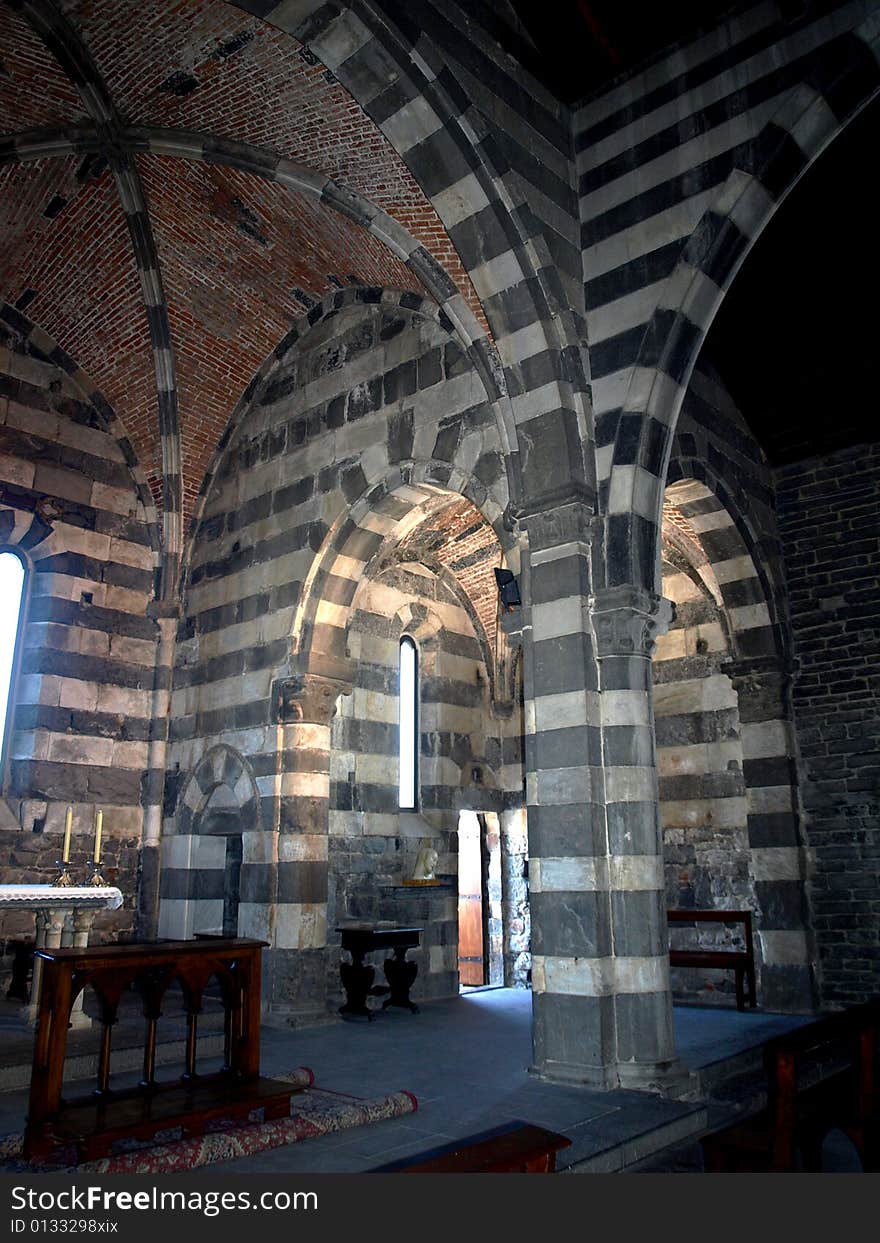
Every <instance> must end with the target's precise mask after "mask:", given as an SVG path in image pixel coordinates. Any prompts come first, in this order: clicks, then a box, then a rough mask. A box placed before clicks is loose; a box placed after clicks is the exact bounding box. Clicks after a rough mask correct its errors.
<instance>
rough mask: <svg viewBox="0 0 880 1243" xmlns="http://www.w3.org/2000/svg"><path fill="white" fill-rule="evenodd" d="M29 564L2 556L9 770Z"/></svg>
mask: <svg viewBox="0 0 880 1243" xmlns="http://www.w3.org/2000/svg"><path fill="white" fill-rule="evenodd" d="M24 583H25V564H24V561H23V560H22V559H21V557H19V556H18V554H17V553H14V552H10V551H9V550H8V549H5V550H4V551H3V552H0V756H2V763H3V769H2V771H5V767H6V763H5V762H6V751H7V748H8V745H9V737H10V734H11V733H12V728H11V726H12V709H13V702H12V690H13V682H14V680H15V660H16V653H17V650H18V636H19V632H20V630H21V606H22V602H23V600H24Z"/></svg>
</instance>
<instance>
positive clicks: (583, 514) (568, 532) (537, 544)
mask: <svg viewBox="0 0 880 1243" xmlns="http://www.w3.org/2000/svg"><path fill="white" fill-rule="evenodd" d="M518 521H519V525H520V526H521V527H525V529H526V532H527V533H528V537H529V548H530V550H531V551H532V552H536V551H537V550H538V549H541V548H556V547H558V545H560V544H571V543H574V542H578V543H581V544H592V543H593V541H594V539H598V538H599V536H600V535H601V521H602V520H601V519H599V518H597V517H596V513H595V511H594V509H593V506H592V505H589V504H587V502H585V501H568V502H564V503H562V504H560V505H556V506H554V507H553V508H552V509H543V510H539V511H537V512H536V513H529V514H520V515H519V516H518Z"/></svg>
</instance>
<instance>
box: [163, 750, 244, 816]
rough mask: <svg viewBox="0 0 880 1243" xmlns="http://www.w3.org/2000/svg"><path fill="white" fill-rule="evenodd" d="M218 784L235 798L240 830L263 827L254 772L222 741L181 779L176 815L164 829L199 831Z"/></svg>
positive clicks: (241, 757)
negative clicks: (186, 778)
mask: <svg viewBox="0 0 880 1243" xmlns="http://www.w3.org/2000/svg"><path fill="white" fill-rule="evenodd" d="M218 786H227V787H228V788H229V790H230V791H231V793H232V795H233V797H234V798H235V801H236V803H237V804H238V807H239V816H240V819H241V826H242V832H258V831H259V830H260V828H261V827H262V826H261V824H260V798H259V793H258V791H257V783H256V781H255V779H254V774H253V772H252V771H251V767H250V765H249V764H248V762H247V760H246V759H245V758H244V756H243V755H241V754H240V753H239V752H238V751H236V750H235V749H234V748H233V747H229V746H227V745H226V744H225V743H221V744H220V745H218V746H216V747H212V748H211V750H210V751H209V752H208V753H207V754H206V755H204V756H203V757H202V759H201V760H200V761H199V763H198V764H197V765H196V767H195V768H194V769H193V771H192V773H191V774H190V776H189V779H188V780H187V781H185V782H184V784H183V786H182V787H181V791H180V796H179V799H178V803H177V815H176V817H175V819H174V821H173V822H172V824H171V825H170V826H169V828H168V829H167V830H166V832H170V833H172V834H177V835H179V836H186V835H195V834H198V833H201V832H202V830H203V824H202V817H203V813H204V811H205V808H206V807H207V805H208V802H209V801H210V798H211V795H212V794H213V793H214V791H215V790H216V789H217V787H218Z"/></svg>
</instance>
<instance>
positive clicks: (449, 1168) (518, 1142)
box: [368, 1122, 571, 1174]
mask: <svg viewBox="0 0 880 1243" xmlns="http://www.w3.org/2000/svg"><path fill="white" fill-rule="evenodd" d="M570 1145H571V1140H570V1139H568V1138H567V1137H566V1136H565V1135H557V1134H556V1132H555V1131H546V1130H545V1129H544V1128H543V1127H540V1126H532V1125H531V1124H530V1123H528V1122H507V1123H505V1124H504V1125H503V1126H499V1127H495V1128H494V1129H493V1130H491V1131H481V1132H480V1134H479V1135H468V1136H467V1137H466V1138H464V1139H459V1140H454V1141H453V1142H452V1143H451V1144H445V1145H444V1146H443V1147H440V1148H432V1149H431V1150H430V1151H429V1152H420V1153H417V1154H416V1155H415V1156H414V1157H403V1158H401V1159H400V1160H399V1161H391V1162H389V1163H388V1164H387V1165H380V1166H376V1168H375V1169H372V1170H369V1171H368V1173H370V1174H554V1173H555V1172H556V1153H557V1152H558V1151H559V1149H560V1148H568V1147H569V1146H570Z"/></svg>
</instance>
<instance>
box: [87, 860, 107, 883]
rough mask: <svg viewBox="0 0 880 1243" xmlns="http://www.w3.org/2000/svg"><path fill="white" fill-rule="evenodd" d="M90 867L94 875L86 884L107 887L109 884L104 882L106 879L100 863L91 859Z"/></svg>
mask: <svg viewBox="0 0 880 1243" xmlns="http://www.w3.org/2000/svg"><path fill="white" fill-rule="evenodd" d="M89 867H90V868H91V869H92V874H91V876H90V877H89V879H88V881H87V882H86V883H87V884H89V885H95V886H98V885H103V886H105V887H106V884H107V882H106V881H105V880H104V877H103V876H102V875H101V865H100V863H98V862H97V861H96V860H95V859H90V860H89Z"/></svg>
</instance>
